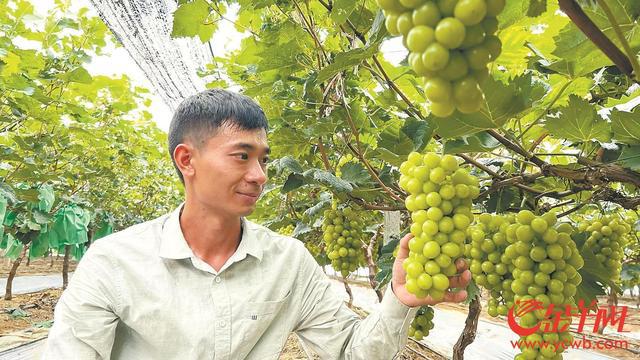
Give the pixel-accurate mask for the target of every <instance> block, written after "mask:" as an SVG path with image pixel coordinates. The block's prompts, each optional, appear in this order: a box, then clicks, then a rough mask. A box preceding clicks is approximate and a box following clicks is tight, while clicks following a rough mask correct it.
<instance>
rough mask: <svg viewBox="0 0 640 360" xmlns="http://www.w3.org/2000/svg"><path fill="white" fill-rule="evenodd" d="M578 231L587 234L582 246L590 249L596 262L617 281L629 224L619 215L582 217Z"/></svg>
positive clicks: (629, 228) (629, 229) (629, 230)
mask: <svg viewBox="0 0 640 360" xmlns="http://www.w3.org/2000/svg"><path fill="white" fill-rule="evenodd" d="M578 231H580V232H587V233H588V234H589V237H588V238H587V240H586V241H585V243H584V246H585V247H586V248H588V249H591V250H592V251H593V253H594V254H595V256H596V259H598V262H600V264H602V265H603V266H604V267H605V268H607V269H608V270H610V271H611V275H610V279H611V280H612V281H614V282H619V281H620V272H621V271H622V260H623V257H624V248H625V246H626V245H627V241H628V238H629V237H628V235H629V234H630V233H631V225H629V224H628V223H627V222H626V221H624V220H622V219H621V218H619V217H615V216H609V215H606V216H599V217H594V218H592V219H584V220H583V221H581V222H580V223H579V224H578Z"/></svg>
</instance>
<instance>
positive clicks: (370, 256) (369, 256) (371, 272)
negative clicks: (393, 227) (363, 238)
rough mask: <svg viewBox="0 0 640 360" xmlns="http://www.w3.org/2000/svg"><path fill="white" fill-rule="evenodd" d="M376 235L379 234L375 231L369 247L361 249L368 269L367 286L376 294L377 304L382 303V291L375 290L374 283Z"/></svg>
mask: <svg viewBox="0 0 640 360" xmlns="http://www.w3.org/2000/svg"><path fill="white" fill-rule="evenodd" d="M378 234H379V232H378V231H376V233H375V235H373V237H372V238H371V240H369V245H367V246H363V247H364V250H365V252H364V254H365V257H366V259H367V266H368V267H369V284H370V285H371V288H372V289H373V291H375V292H376V295H377V296H378V302H382V291H380V290H379V289H377V287H378V282H377V281H376V274H377V273H378V266H376V263H375V261H373V247H374V246H375V244H376V241H377V239H378Z"/></svg>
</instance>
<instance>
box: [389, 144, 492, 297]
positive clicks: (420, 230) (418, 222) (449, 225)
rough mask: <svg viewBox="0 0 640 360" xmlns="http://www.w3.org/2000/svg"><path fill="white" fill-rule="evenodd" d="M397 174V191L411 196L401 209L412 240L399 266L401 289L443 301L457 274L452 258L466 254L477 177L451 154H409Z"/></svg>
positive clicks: (477, 191) (476, 188)
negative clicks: (408, 217)
mask: <svg viewBox="0 0 640 360" xmlns="http://www.w3.org/2000/svg"><path fill="white" fill-rule="evenodd" d="M400 173H401V174H402V175H401V176H400V187H401V188H402V189H404V190H406V191H407V192H409V194H410V195H409V196H407V198H406V200H405V206H406V208H407V210H409V211H410V212H411V220H412V224H411V233H412V234H413V236H414V238H412V239H411V240H409V257H408V258H407V259H406V260H405V261H404V262H403V264H402V266H403V268H404V269H405V271H406V272H407V278H406V284H405V287H406V289H407V291H408V292H410V293H412V294H414V295H415V296H416V297H418V298H424V297H427V296H428V295H429V296H431V297H432V298H433V299H435V300H441V299H442V298H443V297H444V294H445V293H444V292H445V291H446V289H447V288H449V278H448V277H449V276H453V275H455V274H456V273H457V270H456V266H455V260H456V259H458V258H459V257H461V256H462V255H463V252H464V244H465V240H466V230H467V228H468V227H469V225H470V224H471V220H472V219H473V214H472V213H471V206H472V200H473V199H475V198H477V197H478V195H479V193H480V190H479V188H478V179H477V178H475V177H473V176H471V175H469V173H468V172H467V171H466V170H465V169H462V168H459V167H458V161H457V160H456V158H455V157H454V156H452V155H444V156H442V157H441V156H440V155H438V154H435V153H427V154H425V155H422V154H420V153H417V152H412V153H411V154H409V157H408V160H407V161H405V162H404V163H402V165H401V166H400Z"/></svg>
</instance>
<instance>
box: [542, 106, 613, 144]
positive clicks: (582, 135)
mask: <svg viewBox="0 0 640 360" xmlns="http://www.w3.org/2000/svg"><path fill="white" fill-rule="evenodd" d="M560 110H561V113H560V116H558V117H554V118H549V119H547V122H546V124H545V128H546V129H547V130H548V131H549V133H551V134H552V135H553V136H555V137H557V138H559V139H563V138H564V139H567V140H569V141H574V142H583V141H593V140H598V141H600V142H608V141H609V140H610V139H611V127H610V126H609V124H608V123H607V122H606V121H605V120H604V119H602V118H600V116H599V115H598V113H597V112H596V110H595V108H594V107H593V106H591V104H589V102H587V101H586V100H583V99H580V98H578V97H577V96H573V95H572V96H571V97H570V98H569V105H567V106H566V107H563V108H561V109H560Z"/></svg>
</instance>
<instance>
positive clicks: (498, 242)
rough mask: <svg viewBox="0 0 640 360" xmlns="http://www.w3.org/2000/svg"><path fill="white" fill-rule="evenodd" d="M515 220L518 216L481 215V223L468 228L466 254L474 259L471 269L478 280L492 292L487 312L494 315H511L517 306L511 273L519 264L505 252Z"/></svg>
mask: <svg viewBox="0 0 640 360" xmlns="http://www.w3.org/2000/svg"><path fill="white" fill-rule="evenodd" d="M514 222H515V216H514V215H492V214H481V215H480V216H478V222H477V224H475V225H473V226H471V227H470V228H469V230H468V231H467V235H468V236H467V237H468V239H470V240H471V243H470V244H467V245H466V246H465V256H466V257H467V258H470V259H471V262H470V266H469V270H470V271H471V275H472V277H473V280H474V281H475V283H476V284H477V285H478V286H482V287H484V288H486V289H487V290H489V291H490V293H491V299H490V300H489V302H488V305H489V306H488V310H487V312H488V313H489V315H490V316H493V317H495V316H498V315H503V316H504V315H507V311H508V310H509V308H510V307H512V306H513V305H514V302H513V300H514V295H515V294H514V293H513V291H512V290H511V283H512V282H513V277H512V275H511V272H512V271H513V270H514V268H515V266H514V265H513V264H512V261H511V258H510V257H508V256H507V255H506V254H505V250H506V248H507V246H509V242H508V241H507V236H506V232H507V228H508V226H509V225H511V224H513V223H514Z"/></svg>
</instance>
